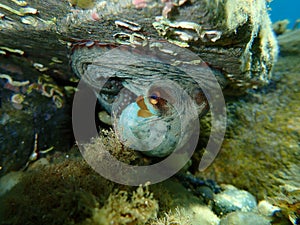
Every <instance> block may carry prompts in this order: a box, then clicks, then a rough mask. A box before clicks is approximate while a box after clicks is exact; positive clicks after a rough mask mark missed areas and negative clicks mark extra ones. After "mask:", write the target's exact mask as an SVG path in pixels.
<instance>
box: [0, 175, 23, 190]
mask: <svg viewBox="0 0 300 225" xmlns="http://www.w3.org/2000/svg"><path fill="white" fill-rule="evenodd" d="M22 176H23V172H20V171H18V172H10V173H7V174H5V175H4V176H3V177H1V179H0V196H2V195H3V194H5V193H6V192H7V191H9V190H10V189H12V188H13V187H14V186H15V185H16V184H17V183H19V182H20V180H21V178H22Z"/></svg>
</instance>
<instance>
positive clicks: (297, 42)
mask: <svg viewBox="0 0 300 225" xmlns="http://www.w3.org/2000/svg"><path fill="white" fill-rule="evenodd" d="M278 41H279V49H280V55H282V56H288V55H295V56H299V54H300V49H299V46H300V29H295V30H292V31H287V32H285V33H284V34H282V35H280V36H279V37H278Z"/></svg>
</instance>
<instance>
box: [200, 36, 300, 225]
mask: <svg viewBox="0 0 300 225" xmlns="http://www.w3.org/2000/svg"><path fill="white" fill-rule="evenodd" d="M295 37H296V36H295ZM291 46H292V47H293V44H292V43H291ZM286 47H287V46H285V47H284V48H285V49H286ZM286 52H287V50H285V51H284V54H283V55H281V56H280V57H279V59H278V62H277V64H276V66H275V70H274V75H273V80H272V81H271V84H270V85H269V86H268V87H265V88H263V89H260V90H257V91H252V92H250V93H249V95H248V96H246V97H243V98H240V99H239V100H238V101H234V102H233V101H231V102H230V101H228V102H227V110H228V127H227V133H226V138H225V140H224V142H223V145H222V148H221V151H220V153H219V155H218V157H217V158H216V160H215V161H214V163H213V164H212V165H211V166H210V167H209V168H208V169H207V170H206V171H204V172H197V175H198V176H201V177H206V178H211V179H215V180H216V181H217V182H218V183H230V184H233V185H235V186H237V187H238V188H241V189H245V190H248V191H249V192H251V193H252V194H254V195H255V196H256V197H257V198H258V199H266V198H267V199H272V202H273V203H274V204H275V205H278V206H280V207H281V209H282V210H283V214H285V216H286V218H289V217H290V216H291V215H294V217H295V214H298V217H299V215H300V214H299V204H298V203H297V202H299V200H300V193H299V183H300V167H299V161H300V146H299V140H300V120H299V118H300V90H299V89H300V88H299V87H300V58H299V57H298V56H297V55H287V54H286ZM292 193H293V195H292ZM290 195H292V196H293V197H290ZM296 217H297V216H296ZM283 220H284V219H283ZM278 224H280V223H278Z"/></svg>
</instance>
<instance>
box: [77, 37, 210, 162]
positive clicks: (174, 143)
mask: <svg viewBox="0 0 300 225" xmlns="http://www.w3.org/2000/svg"><path fill="white" fill-rule="evenodd" d="M71 66H72V69H73V71H74V72H75V73H76V75H77V76H78V77H79V78H80V79H82V80H83V81H84V82H85V83H87V84H88V85H89V86H90V87H91V88H92V89H93V91H94V92H95V94H96V95H97V99H98V101H99V103H100V104H101V106H102V107H103V108H104V109H105V110H106V111H107V112H108V113H109V114H110V115H111V118H112V124H113V127H114V130H115V133H116V134H117V136H118V138H119V139H120V140H121V141H122V143H123V144H124V145H127V146H129V147H130V148H132V149H134V150H138V151H141V152H142V153H144V154H145V155H148V156H154V157H165V156H168V155H170V154H171V153H173V152H175V151H179V150H180V149H183V148H188V147H189V145H190V141H191V139H193V140H194V139H197V138H198V137H199V117H201V116H203V115H205V114H206V113H207V111H208V110H209V109H210V103H209V100H210V98H211V96H212V95H215V93H214V91H212V90H214V89H215V88H214V84H213V82H214V80H213V79H212V77H213V76H214V75H213V74H212V72H211V70H210V69H209V67H208V66H206V64H205V62H203V61H202V60H201V59H199V58H198V57H197V56H196V55H195V54H194V53H192V52H190V51H188V50H185V49H184V48H180V47H178V46H176V45H174V44H171V43H169V42H167V41H152V40H149V41H148V42H147V44H146V45H143V46H140V45H134V46H130V45H127V46H125V45H121V46H118V45H115V44H107V43H99V42H94V41H93V42H90V41H89V42H87V41H85V42H81V43H77V44H76V45H74V47H73V50H72V55H71ZM210 87H211V88H210ZM195 134H196V135H195Z"/></svg>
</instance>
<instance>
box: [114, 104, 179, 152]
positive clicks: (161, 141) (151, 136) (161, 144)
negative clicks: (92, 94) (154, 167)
mask: <svg viewBox="0 0 300 225" xmlns="http://www.w3.org/2000/svg"><path fill="white" fill-rule="evenodd" d="M145 103H146V105H147V107H148V109H149V111H150V112H151V113H153V114H154V115H153V116H150V117H146V118H144V117H141V116H138V111H139V110H140V107H139V106H138V105H137V103H136V102H133V103H131V104H129V105H128V106H127V107H126V108H125V109H124V110H123V111H122V113H121V116H120V118H119V120H118V123H117V133H118V136H119V137H121V141H122V143H123V144H125V145H126V146H128V147H130V148H132V149H134V150H138V151H142V152H143V154H145V155H148V156H156V157H164V156H167V155H169V154H171V153H172V151H173V150H174V149H175V148H176V146H177V144H178V141H179V139H180V137H181V127H180V118H179V117H177V118H168V119H167V120H164V119H162V118H161V117H159V116H158V115H157V114H158V112H157V110H156V109H155V108H154V107H153V106H152V105H150V103H149V102H147V101H145ZM155 114H156V115H155Z"/></svg>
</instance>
